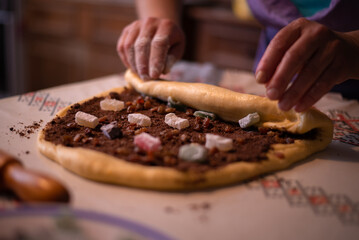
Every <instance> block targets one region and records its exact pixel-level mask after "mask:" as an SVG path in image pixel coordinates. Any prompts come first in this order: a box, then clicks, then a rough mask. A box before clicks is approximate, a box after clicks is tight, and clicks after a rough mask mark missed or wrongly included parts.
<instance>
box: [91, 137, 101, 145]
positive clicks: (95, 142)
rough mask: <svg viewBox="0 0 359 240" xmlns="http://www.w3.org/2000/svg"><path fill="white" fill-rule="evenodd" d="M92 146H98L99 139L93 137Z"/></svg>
mask: <svg viewBox="0 0 359 240" xmlns="http://www.w3.org/2000/svg"><path fill="white" fill-rule="evenodd" d="M91 143H92V146H94V147H96V146H100V145H101V144H100V140H99V139H98V138H93V139H92V141H91Z"/></svg>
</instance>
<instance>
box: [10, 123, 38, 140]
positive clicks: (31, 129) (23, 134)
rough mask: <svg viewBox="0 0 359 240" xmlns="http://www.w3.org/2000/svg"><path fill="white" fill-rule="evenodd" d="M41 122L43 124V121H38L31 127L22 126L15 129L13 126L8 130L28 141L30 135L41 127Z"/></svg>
mask: <svg viewBox="0 0 359 240" xmlns="http://www.w3.org/2000/svg"><path fill="white" fill-rule="evenodd" d="M42 122H43V120H39V121H38V122H36V121H34V122H33V123H32V124H31V125H28V126H24V127H23V128H21V129H16V128H15V126H13V127H10V128H9V130H10V131H11V132H15V133H16V134H18V135H19V136H20V137H26V138H27V139H29V138H30V135H31V134H33V133H35V132H36V130H37V129H39V128H40V127H41V123H42ZM18 124H20V125H23V124H24V123H22V122H19V123H18Z"/></svg>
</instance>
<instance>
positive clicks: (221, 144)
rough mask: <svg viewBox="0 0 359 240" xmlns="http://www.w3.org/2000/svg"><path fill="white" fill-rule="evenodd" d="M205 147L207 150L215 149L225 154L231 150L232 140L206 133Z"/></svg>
mask: <svg viewBox="0 0 359 240" xmlns="http://www.w3.org/2000/svg"><path fill="white" fill-rule="evenodd" d="M205 146H206V148H208V149H211V148H217V149H218V150H220V151H224V152H226V151H229V150H231V149H232V148H233V139H231V138H226V137H222V136H218V135H215V134H211V133H207V134H206V144H205Z"/></svg>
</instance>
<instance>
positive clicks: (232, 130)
mask: <svg viewBox="0 0 359 240" xmlns="http://www.w3.org/2000/svg"><path fill="white" fill-rule="evenodd" d="M224 132H226V133H232V132H234V129H233V128H232V127H230V126H228V125H226V127H225V128H224Z"/></svg>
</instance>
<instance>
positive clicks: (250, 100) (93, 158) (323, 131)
mask: <svg viewBox="0 0 359 240" xmlns="http://www.w3.org/2000/svg"><path fill="white" fill-rule="evenodd" d="M125 79H126V81H127V82H128V84H129V85H130V86H131V87H133V88H135V89H136V90H137V91H138V92H141V93H144V94H146V95H150V96H153V97H157V98H159V99H162V100H167V98H168V97H169V96H170V97H172V98H173V99H175V100H176V101H179V102H181V103H183V104H185V105H187V106H190V107H192V108H195V109H198V110H203V111H208V112H213V113H215V114H216V115H217V116H219V117H220V118H222V119H224V120H227V121H235V122H237V121H238V120H239V119H241V118H243V117H245V116H247V115H248V114H250V113H253V112H257V113H258V114H259V115H260V122H259V123H257V124H256V126H257V127H261V126H262V127H270V128H275V129H279V130H286V131H288V132H292V133H296V134H304V133H307V132H309V131H311V130H314V129H315V131H316V137H315V139H313V140H295V142H294V143H293V144H275V145H272V148H271V150H269V152H268V153H267V157H268V160H263V161H260V162H253V163H252V162H235V163H231V164H228V165H226V166H224V167H221V168H216V169H213V170H209V171H207V172H204V173H198V172H196V173H194V172H181V171H178V170H176V169H173V168H170V167H158V166H155V167H154V166H144V165H140V164H136V163H131V162H128V161H125V160H121V159H119V158H116V157H113V156H110V155H107V154H104V153H101V152H97V151H94V150H90V149H85V148H72V147H66V146H63V145H55V144H53V143H51V142H48V141H46V140H45V139H44V130H42V131H41V132H40V133H39V136H38V148H39V150H40V152H41V153H43V154H44V155H46V156H47V157H49V158H50V159H52V160H54V161H56V162H58V163H59V164H61V165H62V166H64V167H65V168H67V169H68V170H70V171H72V172H75V173H76V174H78V175H80V176H82V177H86V178H89V179H92V180H96V181H101V182H109V183H114V184H120V185H126V186H131V187H139V188H147V189H154V190H171V191H176V190H194V189H203V188H209V187H217V186H223V185H228V184H233V183H237V182H240V181H242V180H245V179H248V178H252V177H255V176H258V175H261V174H263V173H267V172H272V171H275V170H280V169H284V168H287V167H288V166H290V165H291V164H293V163H294V162H297V161H299V160H301V159H305V158H306V157H308V156H309V155H311V154H313V153H315V152H317V151H320V150H323V149H324V148H325V147H326V146H327V145H328V144H329V143H330V142H331V140H332V135H333V124H332V122H331V120H330V119H329V118H328V117H327V116H326V115H324V114H323V113H321V112H319V111H317V110H315V109H310V110H308V111H307V112H304V113H296V112H295V111H292V110H291V111H288V112H283V111H281V110H280V109H278V107H277V102H276V101H270V100H268V99H267V98H263V97H258V96H254V95H248V94H241V93H237V92H233V91H230V90H227V89H223V88H220V87H216V86H212V85H207V84H200V83H182V82H170V81H162V80H159V81H146V82H144V81H142V80H141V79H140V78H138V76H137V75H135V74H133V73H132V72H131V71H127V72H126V75H125ZM114 91H115V92H118V93H120V92H122V91H123V88H116V89H111V90H110V91H107V92H104V93H101V94H100V95H98V96H106V95H108V93H109V92H114ZM69 108H70V107H67V108H65V109H63V110H62V111H60V112H59V113H58V116H60V117H61V116H64V115H65V114H66V112H67V111H68V110H69Z"/></svg>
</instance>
